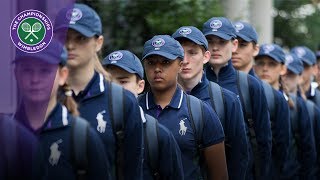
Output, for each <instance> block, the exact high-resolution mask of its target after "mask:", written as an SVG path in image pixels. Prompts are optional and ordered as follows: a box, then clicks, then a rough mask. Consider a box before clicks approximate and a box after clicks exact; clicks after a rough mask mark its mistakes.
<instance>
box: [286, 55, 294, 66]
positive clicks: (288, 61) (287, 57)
mask: <svg viewBox="0 0 320 180" xmlns="http://www.w3.org/2000/svg"><path fill="white" fill-rule="evenodd" d="M292 62H293V57H292V56H291V55H290V54H287V55H286V66H287V65H289V64H291V63H292Z"/></svg>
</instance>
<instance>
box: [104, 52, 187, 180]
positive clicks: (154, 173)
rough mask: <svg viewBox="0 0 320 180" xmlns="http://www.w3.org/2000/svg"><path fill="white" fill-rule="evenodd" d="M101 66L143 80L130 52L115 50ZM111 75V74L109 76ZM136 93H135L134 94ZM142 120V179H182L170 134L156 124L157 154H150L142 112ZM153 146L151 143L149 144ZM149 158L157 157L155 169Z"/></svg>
mask: <svg viewBox="0 0 320 180" xmlns="http://www.w3.org/2000/svg"><path fill="white" fill-rule="evenodd" d="M102 65H103V67H104V68H106V69H107V70H108V67H109V68H110V67H112V66H115V67H119V68H121V69H123V70H124V71H127V72H128V73H130V74H135V75H137V78H138V79H141V80H142V79H143V66H142V64H141V62H140V59H139V58H138V57H137V56H136V55H134V54H133V53H132V52H130V51H127V50H117V51H114V52H112V53H110V54H109V55H108V56H107V57H105V58H104V59H103V61H102ZM111 75H112V74H111ZM134 93H136V92H134ZM142 120H143V123H144V130H145V131H144V132H145V133H144V136H145V138H144V139H145V148H144V150H145V151H144V159H145V161H144V163H143V167H144V169H143V179H145V180H148V179H150V180H152V179H155V178H156V177H160V178H161V179H168V180H170V179H171V180H174V179H184V177H183V176H184V175H183V169H182V162H181V152H180V148H179V146H178V144H177V142H176V140H175V139H174V137H173V135H172V134H171V132H170V131H169V130H168V129H167V128H166V127H164V126H163V125H161V124H159V123H157V125H156V130H157V137H158V138H157V139H158V142H156V143H158V145H157V147H158V154H152V153H154V152H151V151H152V150H150V149H148V146H147V143H149V141H151V140H154V139H151V140H149V139H148V134H147V132H146V126H147V124H148V123H149V122H148V118H146V117H145V115H144V112H142ZM147 139H148V140H147ZM150 144H151V145H153V144H152V143H150ZM150 156H158V157H154V158H155V159H156V160H157V162H156V164H155V166H156V167H157V169H153V167H152V165H151V163H152V162H151V160H150Z"/></svg>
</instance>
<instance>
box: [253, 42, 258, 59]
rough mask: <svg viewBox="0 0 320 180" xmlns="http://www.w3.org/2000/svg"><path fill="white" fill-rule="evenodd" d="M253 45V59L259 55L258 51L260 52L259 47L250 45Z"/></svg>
mask: <svg viewBox="0 0 320 180" xmlns="http://www.w3.org/2000/svg"><path fill="white" fill-rule="evenodd" d="M252 45H253V57H255V56H257V55H258V54H259V51H260V46H259V44H256V45H254V44H252Z"/></svg>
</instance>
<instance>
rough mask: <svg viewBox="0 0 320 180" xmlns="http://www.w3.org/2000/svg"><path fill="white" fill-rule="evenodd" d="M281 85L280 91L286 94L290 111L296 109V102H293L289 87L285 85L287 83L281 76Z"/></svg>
mask: <svg viewBox="0 0 320 180" xmlns="http://www.w3.org/2000/svg"><path fill="white" fill-rule="evenodd" d="M279 84H280V88H279V89H280V90H281V91H283V92H284V94H285V95H286V96H287V97H288V105H289V107H290V109H294V108H295V105H294V102H293V100H292V99H291V98H290V95H289V90H288V87H287V86H286V85H285V83H284V82H283V80H282V77H281V76H280V77H279Z"/></svg>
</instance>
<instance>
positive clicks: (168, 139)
mask: <svg viewBox="0 0 320 180" xmlns="http://www.w3.org/2000/svg"><path fill="white" fill-rule="evenodd" d="M142 118H143V119H145V117H144V115H143V116H142ZM145 121H146V122H145V123H147V120H145ZM157 134H158V156H159V157H158V160H159V161H158V167H159V169H158V173H159V174H160V178H161V179H167V180H176V179H184V173H183V166H182V161H181V151H180V148H179V145H178V144H177V142H176V140H175V139H174V137H173V135H172V133H171V132H170V131H169V130H168V129H167V128H166V127H165V126H163V125H161V124H160V123H158V126H157ZM146 143H147V141H146ZM148 151H149V149H148V146H145V154H144V158H145V161H144V163H143V167H144V169H143V179H144V180H153V179H154V178H153V176H152V173H153V172H152V168H151V165H150V159H149V154H148Z"/></svg>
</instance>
